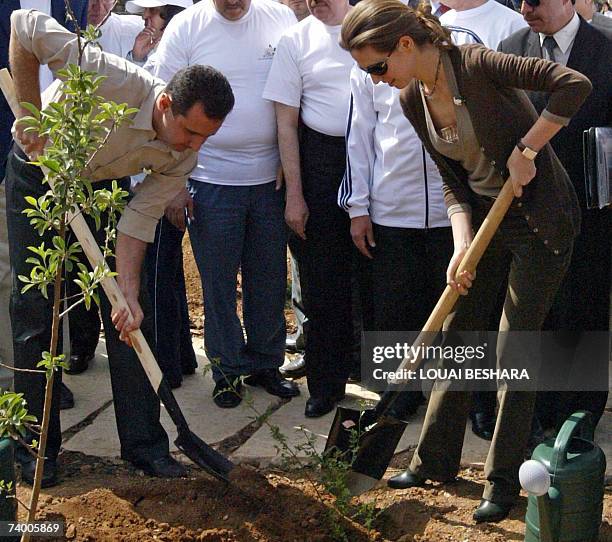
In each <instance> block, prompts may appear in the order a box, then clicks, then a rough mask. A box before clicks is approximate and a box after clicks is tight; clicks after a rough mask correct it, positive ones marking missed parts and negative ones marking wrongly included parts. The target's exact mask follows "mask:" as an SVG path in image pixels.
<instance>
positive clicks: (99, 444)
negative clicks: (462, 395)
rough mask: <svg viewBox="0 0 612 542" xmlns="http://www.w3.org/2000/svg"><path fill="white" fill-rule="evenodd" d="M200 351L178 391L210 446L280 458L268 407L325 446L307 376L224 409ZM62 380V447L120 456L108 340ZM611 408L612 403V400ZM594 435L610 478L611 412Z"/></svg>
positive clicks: (474, 459) (409, 442)
mask: <svg viewBox="0 0 612 542" xmlns="http://www.w3.org/2000/svg"><path fill="white" fill-rule="evenodd" d="M196 353H197V355H198V361H199V363H200V368H199V369H198V372H197V374H195V375H193V376H189V377H186V378H185V379H184V381H183V385H182V386H181V388H179V389H177V390H175V396H176V398H177V401H178V403H179V404H180V406H181V409H182V411H183V413H184V415H185V417H186V418H187V420H188V422H189V425H190V427H191V429H192V430H193V432H194V433H196V434H197V435H199V436H200V437H201V438H202V439H204V440H205V441H206V442H208V443H209V444H220V443H221V444H228V445H229V443H230V442H231V443H232V444H233V445H234V446H236V445H237V448H236V449H235V450H234V451H233V452H232V454H231V458H232V460H233V461H235V462H237V463H240V462H243V461H244V462H249V463H251V464H258V465H260V466H266V465H268V464H270V463H273V462H275V461H278V460H279V458H278V457H277V454H276V449H275V442H274V440H273V439H272V438H271V436H270V430H269V428H268V427H267V426H266V425H263V426H261V427H258V424H257V423H256V422H255V418H256V417H257V416H258V415H259V414H262V413H263V412H265V411H266V410H267V409H273V410H274V412H273V413H272V415H271V417H270V418H269V419H270V423H272V424H274V425H278V426H279V427H280V429H281V431H282V432H283V433H284V434H285V435H287V436H288V437H289V443H290V444H292V445H295V444H299V443H300V442H302V443H303V442H304V440H305V438H304V435H303V434H302V432H301V431H300V430H299V429H298V428H299V427H300V426H302V427H304V428H305V430H307V431H309V432H311V433H314V434H315V435H316V436H317V446H318V447H319V448H320V449H323V447H324V445H325V437H326V435H327V433H328V429H329V426H330V424H331V422H332V420H333V413H330V414H328V415H326V416H323V417H322V418H318V419H314V420H313V419H309V418H305V417H304V404H305V402H306V398H307V395H308V391H307V390H306V386H305V379H301V380H300V385H301V388H302V395H301V396H300V397H297V398H295V399H292V400H291V401H288V402H285V403H283V402H281V401H280V400H279V399H278V398H276V397H273V396H271V395H268V394H267V393H266V392H265V391H263V390H261V389H259V388H250V387H248V386H245V389H248V391H249V394H250V396H251V401H250V402H251V404H252V407H251V406H248V405H247V404H246V401H243V403H242V404H241V405H240V406H239V407H238V408H235V409H232V410H224V409H220V408H218V407H216V406H215V405H214V403H213V401H212V396H211V395H212V389H213V387H214V383H213V380H212V376H211V374H210V372H208V373H206V374H203V373H204V371H203V370H202V368H203V367H204V366H205V365H206V364H207V361H206V358H205V355H204V352H203V351H202V350H196ZM64 379H65V382H66V384H67V385H68V386H69V387H70V389H71V390H72V391H73V392H74V397H75V403H76V406H75V408H73V409H71V410H65V411H62V427H63V429H64V437H65V438H64V448H65V449H67V450H72V451H79V452H83V453H86V454H90V455H95V456H100V457H119V439H118V437H117V431H116V427H115V413H114V409H113V405H112V394H111V385H110V376H109V371H108V363H107V356H106V349H105V345H104V342H103V341H101V342H100V345H99V347H98V350H97V353H96V358H95V361H93V362H92V363H91V364H90V368H89V369H88V370H87V371H86V372H85V373H83V374H81V375H78V376H69V375H65V376H64ZM372 397H374V398H375V397H376V396H375V395H373V394H372V393H370V392H368V391H366V390H363V389H362V388H360V387H359V386H356V385H349V386H348V394H347V399H345V402H347V403H349V404H350V402H356V401H359V400H363V399H371V398H372ZM134 400H135V401H136V400H138V399H137V398H134ZM609 406H612V405H610V403H609ZM424 414H425V409H424V408H421V410H420V417H419V418H417V419H416V420H415V421H414V423H411V424H410V425H409V426H408V428H407V429H406V432H405V433H404V436H403V438H402V440H401V442H400V444H399V446H398V449H397V451H401V450H405V449H408V448H410V447H415V446H416V443H417V441H418V438H419V433H420V430H421V425H422V420H423V416H424ZM162 423H163V425H164V427H165V428H166V429H167V431H168V433H169V435H170V437H171V439H170V440H171V441H173V440H174V438H175V436H176V431H175V429H174V426H173V424H172V422H171V420H170V417H169V416H168V414H167V413H166V412H165V411H164V410H163V409H162ZM465 434H466V437H465V443H464V449H463V462H464V463H465V464H466V465H467V464H483V463H484V460H485V458H486V454H487V450H488V444H489V443H488V442H485V441H483V440H481V439H479V438H477V437H475V436H474V435H473V434H472V432H471V431H470V430H466V432H465ZM596 437H597V441H598V444H599V445H600V446H601V447H602V448H603V449H604V451H605V453H606V457H607V458H608V473H607V474H608V476H612V412H609V411H608V412H606V414H605V415H604V418H603V420H602V422H601V423H600V425H599V427H598V431H597V436H596ZM234 446H232V449H233V448H234ZM174 449H175V448H173V450H174Z"/></svg>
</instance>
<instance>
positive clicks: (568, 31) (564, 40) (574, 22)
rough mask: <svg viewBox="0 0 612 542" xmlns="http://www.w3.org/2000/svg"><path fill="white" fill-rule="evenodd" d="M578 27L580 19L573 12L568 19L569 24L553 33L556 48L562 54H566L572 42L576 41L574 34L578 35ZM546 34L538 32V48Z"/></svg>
mask: <svg viewBox="0 0 612 542" xmlns="http://www.w3.org/2000/svg"><path fill="white" fill-rule="evenodd" d="M579 27H580V17H578V14H577V13H576V12H574V16H573V17H572V18H571V19H570V22H569V23H567V24H566V25H565V26H564V27H563V28H562V29H561V30H559V31H557V32H555V33H554V34H553V35H552V36H553V38H555V41H556V42H557V47H559V49H561V52H562V53H563V54H565V53H567V50H568V49H569V48H570V47H571V46H572V43H574V40H575V39H576V34H577V33H578V28H579ZM546 36H547V34H542V33H541V32H540V46H543V44H544V38H545V37H546Z"/></svg>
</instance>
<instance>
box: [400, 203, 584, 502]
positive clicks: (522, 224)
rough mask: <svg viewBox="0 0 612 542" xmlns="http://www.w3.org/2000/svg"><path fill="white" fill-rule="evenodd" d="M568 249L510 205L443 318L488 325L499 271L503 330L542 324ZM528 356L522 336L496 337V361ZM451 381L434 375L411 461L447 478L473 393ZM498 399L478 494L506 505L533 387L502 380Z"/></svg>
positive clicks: (455, 463) (464, 325)
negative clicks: (547, 240)
mask: <svg viewBox="0 0 612 542" xmlns="http://www.w3.org/2000/svg"><path fill="white" fill-rule="evenodd" d="M480 204H481V205H482V207H479V206H477V205H476V203H475V204H474V205H473V209H472V213H473V215H472V220H473V224H474V228H477V227H478V226H479V225H480V223H481V222H482V220H483V218H484V214H485V212H486V211H487V210H488V207H490V204H488V203H487V204H485V203H483V202H482V201H481V202H480ZM571 247H572V244H571V242H569V243H568V247H567V248H566V250H565V251H562V252H560V253H559V254H554V253H553V252H552V251H551V250H549V249H548V248H546V246H545V245H544V244H543V242H542V241H541V240H540V239H539V238H538V237H537V236H536V235H535V234H534V233H533V232H531V231H530V230H529V227H528V225H527V222H526V221H525V219H524V217H523V216H522V214H521V213H520V211H519V210H518V208H517V207H516V205H513V206H512V207H511V209H510V211H509V213H508V215H507V216H506V218H504V220H503V221H502V223H501V225H500V227H499V229H498V231H497V233H496V234H495V236H494V237H493V239H492V241H491V244H490V245H489V248H488V249H487V251H486V252H485V254H484V256H483V258H482V260H481V262H480V264H479V266H478V275H477V277H476V280H475V281H474V284H473V286H472V288H471V289H470V292H469V294H468V295H467V296H465V297H462V298H461V299H460V300H459V301H458V303H457V306H456V308H455V311H454V313H452V314H451V315H449V317H448V319H447V321H446V322H445V326H444V327H445V330H447V331H462V330H465V331H480V330H484V329H486V328H487V325H488V322H489V317H490V314H491V311H492V310H493V307H494V304H495V302H496V299H497V293H498V290H499V288H500V285H501V284H503V279H504V277H508V290H507V293H506V300H505V302H504V310H503V313H502V318H501V323H500V331H536V330H539V329H541V327H542V324H543V323H544V319H545V318H546V315H547V314H548V311H549V309H550V306H551V305H552V302H553V299H554V296H555V294H556V292H557V289H558V287H559V285H560V284H561V280H562V279H563V276H564V275H565V272H566V270H567V266H568V265H569V261H570V257H571V252H572V248H571ZM500 339H501V337H500ZM525 355H529V356H530V357H531V356H533V357H531V359H532V360H533V359H534V358H536V359H537V355H538V353H537V352H533V351H532V350H527V351H526V349H525V348H524V345H523V343H522V338H521V336H519V334H513V333H507V334H505V338H504V340H498V342H497V364H498V367H500V368H511V367H521V366H523V365H524V363H523V362H524V356H525ZM534 363H535V362H534ZM453 387H454V384H453V381H437V382H436V383H435V385H434V389H433V392H432V395H431V398H430V401H429V407H428V409H427V414H426V416H425V421H424V423H423V430H422V432H421V437H420V439H419V444H418V447H417V450H416V451H415V454H414V457H413V459H412V462H411V465H410V468H411V470H412V471H413V472H416V473H418V474H419V475H421V476H423V477H425V478H430V479H434V480H448V479H451V478H453V477H454V476H456V474H457V472H458V470H459V466H460V461H461V450H462V447H463V438H464V432H465V423H466V419H467V416H468V412H469V409H470V403H471V394H470V393H469V392H465V391H455V390H454V389H453ZM498 401H499V411H498V416H497V424H496V426H495V432H494V435H493V440H492V442H491V447H490V449H489V454H488V456H487V461H486V464H485V475H486V477H487V484H486V486H485V490H484V495H483V496H484V498H485V499H488V500H493V501H495V502H499V503H504V502H506V503H511V502H513V501H514V499H515V498H516V496H517V495H518V492H519V489H520V486H519V481H518V469H519V466H520V465H521V463H522V461H523V452H524V450H525V446H526V444H527V441H528V439H529V434H530V430H531V418H532V414H533V406H534V402H535V393H533V392H529V391H517V390H514V389H512V388H511V387H510V386H504V387H501V388H500V390H499V392H498Z"/></svg>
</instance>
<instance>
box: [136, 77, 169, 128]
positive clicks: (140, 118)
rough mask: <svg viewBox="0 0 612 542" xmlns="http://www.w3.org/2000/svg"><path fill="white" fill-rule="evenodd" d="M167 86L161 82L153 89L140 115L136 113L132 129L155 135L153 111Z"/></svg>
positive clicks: (143, 104)
mask: <svg viewBox="0 0 612 542" xmlns="http://www.w3.org/2000/svg"><path fill="white" fill-rule="evenodd" d="M165 86H166V85H165V83H162V82H159V83H158V84H156V85H154V86H153V87H152V88H151V91H150V92H149V95H148V96H147V97H146V99H145V100H144V102H143V103H142V105H141V106H140V109H139V110H138V113H136V116H135V117H134V119H133V120H132V124H131V125H130V128H134V129H135V130H147V131H149V132H153V133H155V130H154V128H153V109H154V108H155V102H156V101H157V97H158V96H159V95H160V93H161V92H163V90H164V88H165Z"/></svg>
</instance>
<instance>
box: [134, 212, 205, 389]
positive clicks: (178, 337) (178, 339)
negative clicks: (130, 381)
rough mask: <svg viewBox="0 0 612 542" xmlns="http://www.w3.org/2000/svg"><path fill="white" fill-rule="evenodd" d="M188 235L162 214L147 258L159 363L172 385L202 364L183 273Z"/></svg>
mask: <svg viewBox="0 0 612 542" xmlns="http://www.w3.org/2000/svg"><path fill="white" fill-rule="evenodd" d="M184 235H185V232H183V231H181V230H179V229H178V228H175V227H174V226H173V225H172V223H171V222H170V221H169V220H167V219H166V218H165V217H162V219H161V220H160V221H159V224H158V225H157V230H156V231H155V240H154V241H153V243H152V244H151V245H149V246H148V247H147V254H146V257H145V269H146V272H147V283H148V286H149V298H150V299H151V304H152V305H153V315H154V333H155V348H156V351H157V362H158V364H159V367H160V369H161V370H162V372H163V373H164V376H165V377H166V378H167V379H168V382H169V383H170V384H171V385H178V384H180V383H181V381H182V379H183V371H185V372H187V373H189V372H193V370H194V369H195V368H196V367H197V366H198V363H197V361H196V357H195V352H194V351H193V344H192V342H191V331H190V328H189V309H188V307H187V292H186V290H185V273H184V272H183V236H184Z"/></svg>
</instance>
